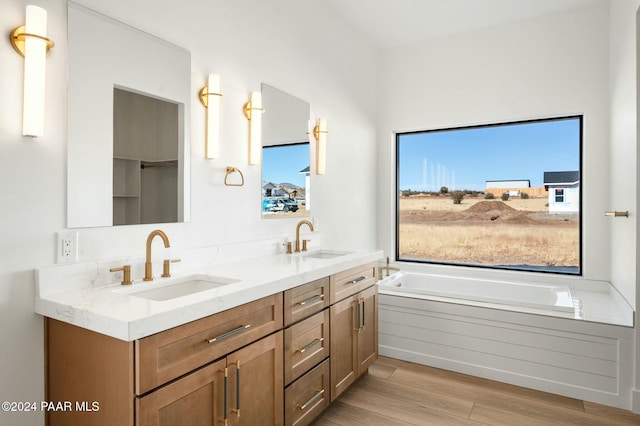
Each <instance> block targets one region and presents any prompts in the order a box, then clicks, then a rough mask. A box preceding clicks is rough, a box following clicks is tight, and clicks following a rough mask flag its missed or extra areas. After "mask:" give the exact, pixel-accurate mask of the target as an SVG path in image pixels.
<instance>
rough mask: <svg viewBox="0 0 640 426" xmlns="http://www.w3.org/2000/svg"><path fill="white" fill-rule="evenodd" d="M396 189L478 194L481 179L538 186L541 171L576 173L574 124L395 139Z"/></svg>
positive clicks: (577, 133) (527, 125)
mask: <svg viewBox="0 0 640 426" xmlns="http://www.w3.org/2000/svg"><path fill="white" fill-rule="evenodd" d="M398 161H399V165H400V166H399V169H400V174H399V177H400V189H401V190H407V189H411V190H414V191H439V190H440V187H442V186H446V187H448V188H449V190H451V191H453V190H465V189H468V190H476V191H484V188H485V181H487V180H524V179H528V180H530V181H531V186H533V187H539V186H542V183H543V174H544V172H553V171H569V170H580V120H579V119H578V118H573V119H563V120H553V121H536V122H528V123H518V124H510V125H501V126H491V127H475V128H466V129H453V130H446V131H433V132H423V133H407V134H401V135H400V136H399V142H398Z"/></svg>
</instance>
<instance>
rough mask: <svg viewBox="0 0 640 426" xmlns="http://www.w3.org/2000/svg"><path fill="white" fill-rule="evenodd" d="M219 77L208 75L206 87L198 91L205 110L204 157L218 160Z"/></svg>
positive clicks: (220, 96)
mask: <svg viewBox="0 0 640 426" xmlns="http://www.w3.org/2000/svg"><path fill="white" fill-rule="evenodd" d="M220 98H222V94H221V93H220V76H219V75H217V74H209V79H208V80H207V85H206V86H204V87H203V88H202V89H200V103H201V104H202V105H203V106H204V107H205V108H206V109H207V127H206V136H205V138H206V142H205V156H206V158H209V159H215V158H218V154H219V151H220Z"/></svg>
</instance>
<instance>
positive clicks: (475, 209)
mask: <svg viewBox="0 0 640 426" xmlns="http://www.w3.org/2000/svg"><path fill="white" fill-rule="evenodd" d="M514 210H515V209H514V208H513V207H511V206H508V205H506V204H505V203H504V202H502V201H480V202H479V203H476V204H474V205H472V206H471V207H469V208H468V209H466V210H465V212H471V213H487V212H493V211H496V212H506V211H514Z"/></svg>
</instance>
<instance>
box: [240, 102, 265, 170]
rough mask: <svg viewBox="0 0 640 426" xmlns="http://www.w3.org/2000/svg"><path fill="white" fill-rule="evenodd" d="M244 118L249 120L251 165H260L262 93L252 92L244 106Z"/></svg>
mask: <svg viewBox="0 0 640 426" xmlns="http://www.w3.org/2000/svg"><path fill="white" fill-rule="evenodd" d="M242 110H243V112H244V116H245V117H247V120H249V164H260V157H261V154H262V113H263V112H264V110H263V109H262V93H261V92H251V98H250V100H249V102H247V103H245V104H244V107H243V109H242Z"/></svg>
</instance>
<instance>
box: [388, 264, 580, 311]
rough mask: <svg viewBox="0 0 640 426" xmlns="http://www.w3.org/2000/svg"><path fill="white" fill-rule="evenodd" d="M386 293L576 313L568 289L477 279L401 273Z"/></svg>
mask: <svg viewBox="0 0 640 426" xmlns="http://www.w3.org/2000/svg"><path fill="white" fill-rule="evenodd" d="M378 285H379V289H380V291H381V292H382V293H390V294H395V295H402V294H403V293H404V294H406V295H407V296H411V295H422V296H435V297H444V298H450V299H456V300H467V301H474V302H484V303H491V304H496V305H503V306H505V307H507V306H508V307H510V308H518V307H523V308H534V309H543V310H547V311H557V312H574V311H575V309H576V306H575V305H574V300H573V298H572V296H571V290H570V289H569V287H566V286H557V285H540V284H520V283H515V282H507V281H487V280H480V279H474V278H452V277H447V276H441V275H428V274H416V273H406V272H397V273H395V274H393V275H391V276H390V277H388V278H385V279H384V280H381V281H380V282H379V283H378Z"/></svg>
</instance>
